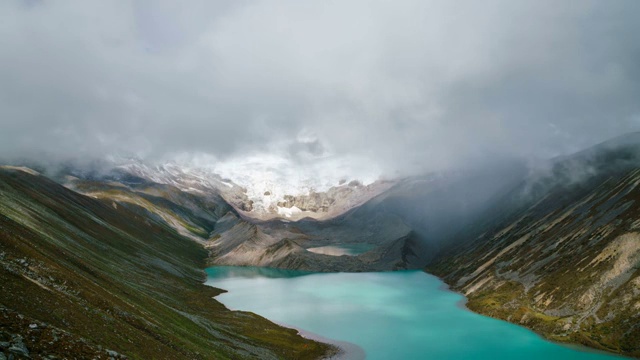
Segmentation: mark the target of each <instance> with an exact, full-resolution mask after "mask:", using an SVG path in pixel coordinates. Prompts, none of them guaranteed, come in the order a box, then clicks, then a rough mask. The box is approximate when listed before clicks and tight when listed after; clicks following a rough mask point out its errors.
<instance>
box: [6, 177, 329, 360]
mask: <svg viewBox="0 0 640 360" xmlns="http://www.w3.org/2000/svg"><path fill="white" fill-rule="evenodd" d="M93 190H96V188H93ZM103 190H104V189H102V190H100V191H103ZM127 191H129V190H127ZM125 192H126V191H125ZM122 193H123V192H122V190H119V191H118V193H117V194H118V196H124V195H122ZM127 196H128V197H127V198H126V199H125V200H123V201H122V202H117V201H115V200H113V199H103V200H98V199H94V198H91V197H88V196H83V195H80V194H78V193H76V192H74V191H71V190H69V189H67V188H65V187H63V186H61V185H59V184H57V183H55V182H53V181H50V180H48V179H47V178H45V177H44V176H40V175H38V174H37V173H35V172H32V171H29V170H28V169H22V170H21V169H13V168H0V341H3V342H5V341H7V342H9V343H10V345H11V346H10V348H9V349H8V350H7V346H2V348H1V349H0V354H3V356H4V352H5V351H8V352H9V353H11V356H10V357H9V358H13V357H14V356H16V355H17V354H19V355H21V356H22V355H28V356H30V357H31V358H34V359H39V358H48V357H49V356H53V357H55V358H82V359H85V358H105V359H106V358H127V357H128V358H132V359H183V358H189V359H238V358H261V359H262V358H264V359H281V358H291V359H299V358H307V359H313V358H318V357H320V356H322V355H323V354H327V353H328V352H331V351H332V350H331V349H330V348H329V347H328V346H326V345H323V344H319V343H317V342H314V341H310V340H308V339H304V338H302V337H300V336H299V335H298V334H297V331H295V330H292V329H286V328H283V327H280V326H278V325H275V324H273V323H271V322H269V321H267V320H266V319H264V318H261V317H259V316H256V315H254V314H250V313H240V312H233V311H229V310H228V309H226V308H225V307H224V306H223V305H222V304H220V303H219V302H217V301H215V300H214V299H213V297H214V296H216V295H218V294H220V293H221V292H222V291H221V290H219V289H215V288H212V287H209V286H205V285H203V283H202V282H203V280H204V273H203V271H202V267H204V266H205V260H206V258H207V255H208V253H207V251H206V250H205V249H204V248H203V247H202V246H201V245H199V244H198V243H196V242H194V241H191V240H189V239H187V238H185V237H183V236H180V235H179V234H178V233H176V231H175V230H174V229H173V228H171V227H170V226H168V225H167V223H166V222H165V221H166V220H165V219H164V218H162V217H156V216H153V214H154V213H153V212H152V210H156V211H159V210H158V209H161V208H160V207H154V206H155V205H154V206H151V205H148V204H147V205H146V206H149V208H148V209H147V208H146V207H143V206H141V205H140V204H137V203H134V202H131V199H132V198H133V197H135V196H139V198H138V200H140V199H142V198H144V197H143V196H142V194H137V195H136V194H135V193H129V194H128V195H127ZM168 197H170V196H168ZM138 200H136V201H138ZM176 201H177V200H176ZM151 203H152V204H160V203H162V202H157V203H153V202H151ZM123 204H129V205H128V206H124V205H123ZM183 205H184V206H183V207H182V208H181V209H182V210H181V211H186V210H184V209H187V208H189V206H188V204H187V203H186V202H183ZM174 206H175V205H174ZM149 209H150V210H149ZM167 209H168V207H164V208H162V209H161V210H162V211H168V210H167ZM172 209H173V210H172V211H174V212H173V213H174V214H175V213H178V212H177V211H176V209H175V208H172ZM210 210H211V211H210V212H209V213H207V214H208V215H207V214H205V213H200V214H199V215H201V217H200V218H201V219H203V221H204V220H207V219H208V220H213V219H215V218H216V217H217V215H216V209H210ZM184 214H190V215H189V216H192V215H193V214H195V213H194V212H185V213H184ZM203 226H204V225H203ZM7 355H9V354H7ZM19 358H24V357H19Z"/></svg>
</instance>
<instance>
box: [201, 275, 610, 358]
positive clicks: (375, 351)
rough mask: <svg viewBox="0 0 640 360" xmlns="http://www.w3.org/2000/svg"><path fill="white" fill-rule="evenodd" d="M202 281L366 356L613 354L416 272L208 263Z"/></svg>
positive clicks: (227, 298)
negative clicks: (474, 301) (533, 327)
mask: <svg viewBox="0 0 640 360" xmlns="http://www.w3.org/2000/svg"><path fill="white" fill-rule="evenodd" d="M207 274H208V275H209V280H208V281H207V284H208V285H211V286H215V287H218V288H222V289H225V290H228V291H229V292H228V293H225V294H222V295H220V296H218V297H217V299H218V300H219V301H221V302H222V303H224V304H225V305H226V306H227V307H229V308H231V309H234V310H245V311H251V312H254V313H257V314H259V315H262V316H264V317H266V318H268V319H270V320H272V321H275V322H277V323H281V324H288V325H290V326H293V327H296V328H300V329H304V330H307V331H310V332H313V333H316V334H318V335H321V336H323V337H326V338H329V339H334V340H338V341H346V342H350V343H353V344H356V345H358V346H360V347H361V348H362V349H364V351H365V352H366V358H367V359H523V360H524V359H544V360H551V359H563V360H570V359H588V360H601V359H602V360H604V359H620V358H618V357H616V356H612V355H607V354H600V353H595V352H589V351H582V350H578V349H572V348H570V347H566V346H562V345H558V344H555V343H552V342H549V341H546V340H544V339H542V338H541V337H540V336H538V335H537V334H535V333H533V332H531V331H529V330H527V329H525V328H523V327H520V326H516V325H513V324H510V323H507V322H504V321H500V320H495V319H492V318H488V317H485V316H482V315H478V314H475V313H472V312H470V311H468V310H466V309H464V307H462V306H461V305H460V304H461V302H462V301H463V300H464V298H463V297H462V296H461V295H459V294H456V293H453V292H451V291H449V290H447V289H446V288H445V287H444V284H443V283H442V281H440V280H439V279H438V278H436V277H434V276H431V275H428V274H426V273H424V272H421V271H401V272H385V273H332V274H323V273H305V272H299V271H288V270H276V269H264V268H240V267H213V268H209V269H207Z"/></svg>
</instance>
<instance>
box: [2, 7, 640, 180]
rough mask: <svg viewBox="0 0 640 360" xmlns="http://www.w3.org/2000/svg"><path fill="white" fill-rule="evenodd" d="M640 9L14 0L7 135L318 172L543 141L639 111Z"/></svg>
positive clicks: (426, 160)
mask: <svg viewBox="0 0 640 360" xmlns="http://www.w3.org/2000/svg"><path fill="white" fill-rule="evenodd" d="M638 14H640V1H636V0H628V1H623V0H618V1H587V0H585V1H570V0H566V1H541V0H531V1H511V0H505V1H496V0H491V1H482V2H480V1H448V0H446V1H445V0H443V1H423V0H415V1H414V0H404V1H372V0H366V1H364V0H363V1H358V0H351V1H343V0H340V1H337V0H336V1H300V0H290V1H284V0H283V1H236V0H229V1H209V0H202V1H188V2H176V1H142V0H139V1H124V0H123V1H86V0H78V1H35V0H31V1H17V0H10V1H2V2H0V44H2V46H1V47H0V153H1V154H2V155H3V156H4V157H14V156H22V157H30V156H31V157H33V156H43V154H46V155H48V156H54V157H56V158H59V159H78V158H100V157H104V156H109V155H127V154H133V155H136V156H140V157H143V158H148V159H167V158H178V159H183V160H184V159H190V158H192V156H196V157H197V159H199V160H198V161H203V159H205V160H204V161H206V162H211V163H218V164H223V165H221V166H222V167H224V166H226V165H224V164H229V163H243V161H244V160H243V159H246V158H251V159H252V160H251V161H250V162H248V163H247V162H246V161H245V162H244V164H245V165H246V164H249V165H250V164H252V162H254V163H260V160H259V159H260V156H263V155H264V156H267V155H268V156H269V158H270V159H273V158H274V157H275V158H277V159H280V160H278V161H275V162H273V161H272V162H271V163H277V164H279V165H273V166H276V167H277V166H282V167H288V168H294V169H295V168H296V167H299V168H300V169H312V170H313V171H311V172H309V173H310V174H311V175H312V174H314V173H318V172H321V171H322V170H321V169H318V164H327V166H333V167H343V168H345V169H346V170H345V171H348V169H349V168H350V165H349V164H354V163H358V164H359V165H358V170H357V171H362V172H371V171H380V172H384V173H387V174H398V173H407V172H411V171H425V170H426V171H428V170H440V169H443V168H450V167H458V166H464V165H465V164H468V163H478V162H480V161H484V160H486V159H492V158H504V157H522V158H545V157H550V156H554V155H557V154H562V153H567V152H572V151H575V150H577V149H580V148H582V147H586V146H588V145H591V144H593V143H596V142H599V141H602V140H605V139H607V138H609V137H613V136H616V135H618V134H621V133H625V132H629V131H633V130H638V129H640V66H639V65H638V64H640V37H639V36H638V34H640V21H638ZM256 159H257V160H256ZM363 164H365V165H363ZM269 166H271V165H269ZM310 166H312V167H310ZM354 169H355V168H354ZM271 170H273V169H271Z"/></svg>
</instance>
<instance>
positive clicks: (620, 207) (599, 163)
mask: <svg viewBox="0 0 640 360" xmlns="http://www.w3.org/2000/svg"><path fill="white" fill-rule="evenodd" d="M639 154H640V138H639V136H638V135H637V134H633V135H630V136H626V137H623V138H620V139H616V140H614V141H611V142H608V143H604V144H602V145H600V146H597V147H595V148H593V149H589V150H587V151H583V152H581V153H578V154H576V155H574V156H571V157H567V158H562V159H557V160H556V161H554V163H553V164H551V166H550V167H549V168H548V169H547V171H544V172H542V173H540V174H535V175H532V176H530V177H528V178H527V179H526V180H525V181H524V182H523V183H521V184H520V185H519V186H517V187H515V188H514V189H512V191H511V192H509V193H508V194H507V195H505V196H503V197H502V198H501V199H500V200H499V201H497V202H496V203H495V204H494V208H493V209H492V210H491V211H489V212H488V213H487V216H486V217H485V219H484V220H482V221H479V222H477V223H475V224H474V225H473V226H471V227H469V228H467V229H465V230H464V231H462V232H460V233H459V234H458V236H457V239H456V240H457V241H458V244H459V245H457V246H455V247H452V248H449V249H448V250H447V251H446V252H444V253H443V254H442V255H441V256H439V257H438V259H437V260H436V261H435V262H434V263H432V264H431V265H429V266H428V268H427V271H429V272H432V273H435V274H437V275H439V276H441V277H443V278H444V280H445V281H446V282H447V283H449V284H450V285H451V286H452V287H453V288H454V289H456V290H458V291H461V292H462V293H464V294H465V295H466V296H467V297H468V299H469V302H468V304H467V306H468V307H469V308H470V309H472V310H474V311H477V312H480V313H483V314H486V315H490V316H494V317H497V318H501V319H505V320H508V321H511V322H514V323H517V324H521V325H524V326H527V327H529V328H532V329H534V330H536V331H538V332H540V333H542V334H544V335H545V336H547V337H549V338H551V339H553V340H558V341H567V342H577V343H581V344H584V345H587V346H591V347H595V348H600V349H604V350H608V351H613V352H618V353H623V354H626V355H632V356H636V357H640V220H639V219H640V188H638V185H639V184H640V156H639ZM460 243H461V244H460Z"/></svg>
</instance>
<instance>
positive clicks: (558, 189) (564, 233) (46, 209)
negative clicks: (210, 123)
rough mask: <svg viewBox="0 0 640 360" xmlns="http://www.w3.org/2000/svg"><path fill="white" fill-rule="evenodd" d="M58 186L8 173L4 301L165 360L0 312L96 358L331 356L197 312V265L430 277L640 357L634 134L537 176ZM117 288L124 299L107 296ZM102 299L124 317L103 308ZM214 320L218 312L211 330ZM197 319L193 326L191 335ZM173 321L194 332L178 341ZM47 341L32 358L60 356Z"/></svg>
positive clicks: (504, 314)
mask: <svg viewBox="0 0 640 360" xmlns="http://www.w3.org/2000/svg"><path fill="white" fill-rule="evenodd" d="M49 176H51V178H52V179H54V180H55V181H56V182H57V183H56V182H53V181H51V180H49V179H47V178H46V177H45V176H43V175H39V174H38V173H35V172H34V171H33V170H30V169H26V168H12V167H5V168H3V170H1V171H0V180H1V182H0V184H1V185H2V186H0V196H1V197H0V199H1V201H0V215H1V216H2V219H4V220H3V221H4V223H3V225H2V233H3V237H5V238H7V241H4V240H3V242H2V244H3V248H2V249H1V251H2V256H1V257H0V263H2V264H3V269H4V270H3V272H2V275H1V276H3V280H4V283H3V285H0V291H4V292H5V293H12V294H13V293H16V294H17V293H20V294H23V296H26V297H28V298H33V299H35V298H38V299H48V298H51V299H57V300H55V301H58V303H61V301H63V302H64V304H68V305H64V306H63V308H65V307H68V309H67V310H60V311H72V310H73V311H78V313H79V314H85V313H86V314H89V313H95V314H100V316H103V318H104V319H105V320H104V321H105V322H108V321H112V322H115V323H114V324H117V326H122V327H123V329H127V330H126V331H130V332H131V336H137V337H139V339H140V340H141V341H142V340H143V339H147V338H148V339H149V340H144V341H151V342H152V343H153V344H155V342H157V343H158V345H157V349H158V352H152V351H155V350H151V348H153V347H150V349H148V350H145V351H149V353H148V354H146V353H145V354H143V353H142V352H140V351H141V350H135V349H133V347H131V346H128V347H127V346H124V345H122V346H120V345H121V342H122V341H123V339H122V338H120V337H117V336H114V337H108V338H107V339H106V340H104V341H103V342H102V343H101V342H100V341H101V340H98V337H97V335H95V334H96V333H95V332H96V331H97V329H98V328H99V327H100V326H106V323H104V324H102V323H101V324H95V326H92V327H90V328H88V329H82V328H81V326H80V323H81V321H80V319H79V318H78V319H79V320H78V322H77V323H69V324H66V323H65V322H64V321H63V320H64V319H65V316H63V315H61V314H60V313H59V312H56V311H57V310H56V306H58V305H55V303H54V302H48V300H47V302H45V303H42V304H39V303H35V302H23V303H20V302H18V301H17V300H16V301H6V302H5V301H4V300H3V301H2V302H0V304H2V306H4V308H3V311H4V312H5V313H7V314H15V315H16V316H17V315H23V316H28V317H31V318H33V319H34V321H36V320H37V321H40V322H43V323H47V324H50V325H51V326H52V327H50V328H53V326H55V327H56V328H59V329H64V330H65V331H70V333H69V334H75V335H74V336H75V338H74V339H75V340H73V341H76V342H78V341H80V337H81V338H84V339H89V340H91V341H89V340H87V344H90V346H93V347H91V349H93V350H91V351H94V350H95V351H98V350H96V349H99V348H98V347H97V346H98V345H100V346H114V347H115V346H116V345H118V346H120V348H122V349H125V350H126V351H129V352H131V354H137V356H142V357H146V355H149V356H151V355H154V354H155V355H158V354H164V355H166V356H169V354H170V351H173V353H171V354H178V353H180V354H183V355H184V354H189V356H192V355H193V357H194V358H197V357H198V356H197V354H198V353H200V354H205V353H204V352H202V351H205V350H203V349H205V348H210V349H209V350H208V351H212V352H215V354H218V355H216V356H220V357H221V358H222V357H225V356H226V357H234V356H235V355H237V354H246V355H251V356H258V357H260V358H269V357H270V356H272V355H273V356H275V357H277V356H276V355H275V353H271V352H270V351H271V350H270V349H272V350H273V349H276V348H277V347H276V346H275V344H278V343H279V342H280V341H281V340H282V339H283V337H287V339H288V340H287V341H290V342H289V344H291V346H290V348H287V349H285V351H286V352H287V353H286V354H284V355H282V356H284V357H287V358H305V357H316V356H318V355H319V354H322V353H327V352H328V351H331V349H329V348H327V347H326V346H324V345H321V344H318V343H314V342H310V341H307V340H305V339H302V338H300V337H297V336H295V332H287V331H285V330H283V329H282V328H279V327H277V326H275V325H273V324H270V323H268V322H266V321H264V319H259V318H256V317H250V318H246V319H245V320H242V316H241V315H239V314H238V313H234V312H229V311H227V310H226V309H218V307H219V304H218V303H216V302H210V304H208V305H206V306H205V307H204V308H200V306H204V305H202V304H203V302H204V301H205V300H204V298H206V294H209V295H210V293H211V292H212V291H213V292H215V291H214V290H211V289H208V290H204V288H205V287H204V286H202V285H201V284H200V280H201V276H202V273H201V272H199V270H198V267H203V266H205V264H209V265H244V266H268V267H278V268H287V269H300V270H310V271H383V270H399V269H422V268H426V269H427V271H428V272H431V273H435V274H437V275H438V276H440V277H442V278H443V279H444V280H445V281H446V282H448V283H449V284H450V285H451V286H452V287H453V288H454V289H455V290H457V291H460V292H462V293H464V294H465V295H466V296H467V297H468V298H469V303H468V307H469V308H470V309H472V310H474V311H478V312H480V313H483V314H487V315H490V316H494V317H498V318H501V319H505V320H508V321H512V322H515V323H518V324H522V325H524V326H527V327H530V328H532V329H534V330H536V331H538V332H540V333H542V334H543V335H545V336H547V337H549V338H551V339H554V340H558V341H567V342H577V343H581V344H585V345H588V346H592V347H595V348H599V349H605V350H608V351H613V352H618V353H622V354H626V355H633V356H640V276H639V275H640V220H638V219H640V216H639V215H640V203H638V200H639V199H640V190H638V189H637V186H638V184H640V134H629V135H627V136H624V137H621V138H618V139H614V140H612V141H609V142H606V143H603V144H600V145H598V146H596V147H593V148H590V149H587V150H584V151H582V152H579V153H577V154H574V155H571V156H567V157H562V158H557V159H552V160H550V161H548V162H546V163H542V164H539V165H538V167H536V168H531V167H528V166H525V164H522V163H518V162H509V163H496V164H485V165H483V166H478V167H477V168H474V169H466V170H464V171H457V172H449V173H445V174H427V175H424V176H415V177H410V178H404V179H395V180H389V181H378V182H374V183H371V184H366V185H365V184H362V183H360V182H359V181H357V180H349V181H346V180H345V181H344V182H341V183H338V184H335V185H334V186H332V187H329V188H327V189H324V190H323V191H320V190H318V191H311V190H310V191H308V192H305V193H297V194H287V193H278V194H275V193H272V192H271V191H269V190H268V189H267V190H265V191H264V192H261V193H256V191H248V189H247V188H243V187H241V186H239V185H237V184H235V183H233V181H231V180H229V179H225V178H222V177H221V176H219V175H216V174H215V173H212V172H210V171H206V170H203V169H194V168H187V167H181V166H179V165H177V164H165V165H161V166H155V165H154V166H151V165H147V164H144V163H143V162H140V161H132V162H130V163H126V164H118V165H117V166H113V167H112V168H107V169H102V170H101V171H89V170H87V169H83V168H74V167H64V168H62V170H60V171H57V172H56V173H52V174H49ZM58 183H59V184H62V185H64V187H63V186H60V185H58ZM190 240H191V241H190ZM205 250H206V251H205ZM58 258H61V261H60V262H59V264H57V263H56V261H57V259H58ZM21 261H24V262H26V263H27V264H28V265H25V266H22V265H21V264H22V262H21ZM31 264H41V265H31ZM54 264H57V265H54ZM21 266H22V267H21ZM39 266H41V268H42V270H38V269H40V267H39ZM49 268H51V269H54V268H55V269H57V270H55V271H58V272H59V274H58V273H55V271H54V270H49ZM34 269H35V270H34ZM50 274H53V275H50ZM55 274H58V275H55ZM126 274H131V275H130V276H131V277H127V276H129V275H126ZM185 274H188V276H187V275H185ZM49 277H51V278H52V279H54V280H47V279H49ZM67 277H68V278H70V279H74V280H73V281H71V282H69V281H68V282H67V283H66V284H67V285H65V286H68V287H70V289H71V290H69V292H64V291H63V292H59V291H58V290H55V291H54V290H52V288H54V287H55V286H57V285H56V284H58V282H56V281H58V280H55V279H57V278H67ZM165 278H166V279H169V280H164V279H165ZM133 279H135V281H134V280H133ZM152 279H153V281H152ZM58 285H59V284H58ZM88 288H91V289H92V290H91V291H90V292H89V291H88V290H85V289H88ZM111 288H114V289H117V290H115V293H114V294H115V295H113V294H112V295H109V294H106V292H108V291H109V289H111ZM65 289H66V288H65ZM168 289H172V291H171V292H170V294H169V292H168ZM56 291H58V292H56ZM76 292H77V293H78V294H76ZM52 294H55V295H52ZM69 294H72V295H69ZM74 294H75V295H74ZM94 294H101V295H94ZM176 294H181V295H176ZM101 296H105V297H108V298H114V299H113V301H120V302H122V308H118V309H111V308H108V307H105V306H106V305H104V304H102V305H101V303H100V302H99V301H98V300H97V299H98V298H100V297H101ZM160 298H161V299H165V300H162V301H160V300H158V299H160ZM34 301H36V300H34ZM51 301H54V300H51ZM147 302H148V303H150V304H154V305H152V306H151V307H147V305H142V304H143V303H144V304H147ZM158 302H161V304H160V303H158ZM82 304H85V305H86V309H85V308H82V306H83V305H82ZM216 304H218V305H216ZM167 307H169V308H171V309H173V310H171V311H168V310H167V309H166V308H167ZM205 308H208V309H210V310H207V311H213V312H207V314H209V315H205V314H204V312H205V310H204V309H205ZM211 309H215V311H214V310H211ZM121 312H124V313H126V314H127V315H126V316H124V315H123V316H120V315H117V314H120V313H121ZM45 313H46V314H45ZM53 314H58V315H55V316H54V315H53ZM114 314H116V315H114ZM211 314H215V315H211ZM79 316H80V315H79ZM82 316H84V315H82ZM86 316H89V315H86ZM128 316H130V317H128ZM243 316H244V315H243ZM185 318H186V319H191V320H192V321H191V322H189V324H188V325H185V324H183V323H182V322H183V321H184V319H185ZM222 318H224V319H227V320H225V321H230V322H231V323H232V324H233V326H231V327H224V326H223V325H221V323H220V321H221V320H220V319H222ZM194 319H195V320H194ZM255 321H259V322H264V326H272V327H273V329H274V330H273V331H274V332H273V334H274V335H273V337H269V338H260V337H259V336H258V335H256V334H253V333H252V332H251V331H250V329H249V328H248V327H247V326H250V325H249V324H251V323H252V322H255ZM162 324H165V325H167V326H168V325H169V324H177V325H175V326H178V328H179V329H184V332H181V331H182V330H181V331H178V332H177V333H175V334H173V335H172V334H169V333H166V332H165V331H163V330H162V328H163V327H162V326H160V325H162ZM154 326H155V327H154ZM172 326H173V325H172ZM12 329H14V330H13V331H14V332H15V333H16V334H17V333H20V332H21V331H27V330H25V328H24V327H20V326H18V325H15V327H14V328H12ZM212 329H213V330H212ZM123 331H124V330H123ZM191 334H193V335H191ZM0 335H1V334H0ZM0 341H2V339H0ZM154 341H155V342H154ZM38 344H40V343H37V342H36V343H34V344H31V343H30V344H29V345H30V346H32V347H35V348H42V349H43V350H42V351H45V350H46V351H53V350H52V349H50V348H49V347H46V346H44V345H42V344H40V345H38ZM167 344H171V345H167ZM39 346H42V347H39ZM74 346H75V345H74ZM78 346H80V345H78ZM82 346H84V345H82ZM87 346H89V345H87ZM123 346H124V347H123ZM167 346H168V348H169V349H172V350H163V349H164V348H165V347H167ZM78 349H80V348H78ZM258 349H264V350H258ZM78 351H80V350H78ZM136 351H138V352H136ZM165 351H166V352H165ZM260 351H264V354H262V353H260ZM234 354H235V355H234ZM257 354H260V355H257ZM155 355H154V356H152V357H155ZM164 355H163V356H164ZM263 355H264V356H263ZM158 356H159V355H158ZM163 356H159V357H163ZM278 356H280V355H278ZM204 357H206V356H204Z"/></svg>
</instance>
